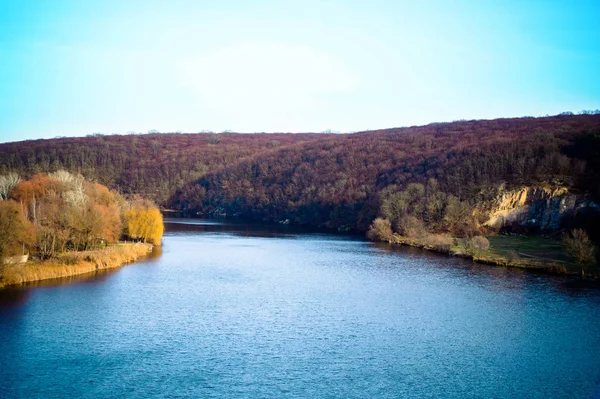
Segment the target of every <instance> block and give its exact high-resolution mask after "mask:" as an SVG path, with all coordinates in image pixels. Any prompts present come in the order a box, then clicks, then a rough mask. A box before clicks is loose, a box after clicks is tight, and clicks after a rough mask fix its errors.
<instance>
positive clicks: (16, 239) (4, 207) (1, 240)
mask: <svg viewBox="0 0 600 399" xmlns="http://www.w3.org/2000/svg"><path fill="white" fill-rule="evenodd" d="M34 241H35V233H34V227H33V224H31V223H30V222H29V221H28V220H27V219H26V218H25V217H24V215H23V212H21V207H20V206H19V204H17V203H16V202H14V201H11V200H8V201H0V266H1V265H2V264H3V263H4V262H3V259H4V258H6V257H7V256H13V255H18V254H21V253H24V252H25V250H26V249H29V246H30V245H31V244H32V243H33V242H34Z"/></svg>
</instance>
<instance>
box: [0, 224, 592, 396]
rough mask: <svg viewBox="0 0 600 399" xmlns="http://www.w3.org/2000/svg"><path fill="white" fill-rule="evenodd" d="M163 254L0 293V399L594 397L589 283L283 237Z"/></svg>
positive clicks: (187, 232)
mask: <svg viewBox="0 0 600 399" xmlns="http://www.w3.org/2000/svg"><path fill="white" fill-rule="evenodd" d="M163 242H164V245H163V248H162V253H160V254H156V255H155V256H154V257H152V258H149V259H147V260H144V261H142V262H138V263H136V264H134V265H129V266H126V267H123V268H120V269H118V270H115V271H112V272H109V273H103V274H100V275H95V276H85V277H80V278H75V279H68V280H62V281H52V282H50V283H44V284H37V285H34V286H28V287H22V288H13V289H6V290H2V291H0V397H2V398H51V397H55V398H80V397H85V398H124V397H131V398H147V397H159V398H160V397H165V398H185V397H191V398H212V397H214V398H525V397H527V398H593V397H598V396H597V395H599V394H600V287H598V286H597V285H595V284H592V283H585V282H581V281H579V280H578V279H576V278H572V277H556V276H548V275H542V274H536V273H532V272H526V271H521V270H516V269H505V268H495V267H490V266H485V265H477V264H473V263H471V262H469V261H466V260H464V259H454V258H448V257H445V256H440V255H436V254H430V253H427V252H423V251H421V250H417V249H410V248H408V249H406V248H394V247H390V246H388V245H383V244H373V243H368V242H366V241H364V240H363V239H362V238H360V237H356V236H349V235H336V234H327V233H323V232H314V231H313V232H308V231H302V230H299V229H295V228H293V227H285V226H271V227H265V226H257V225H250V224H243V223H231V222H227V223H223V222H215V221H207V220H199V219H194V220H192V219H179V220H177V219H169V220H167V221H166V234H165V237H164V241H163Z"/></svg>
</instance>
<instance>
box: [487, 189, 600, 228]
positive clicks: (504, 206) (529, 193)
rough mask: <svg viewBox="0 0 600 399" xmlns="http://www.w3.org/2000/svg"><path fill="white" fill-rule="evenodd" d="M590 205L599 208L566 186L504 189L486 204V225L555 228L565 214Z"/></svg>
mask: <svg viewBox="0 0 600 399" xmlns="http://www.w3.org/2000/svg"><path fill="white" fill-rule="evenodd" d="M589 207H592V208H595V209H599V210H600V207H599V206H598V204H595V203H594V202H592V201H590V200H589V199H588V198H586V196H583V195H577V194H573V193H570V192H569V190H568V189H567V188H565V187H541V186H538V187H522V188H520V189H516V190H509V191H501V192H500V194H499V195H498V196H497V197H496V198H495V199H494V200H492V201H491V203H490V204H488V207H486V208H487V209H486V211H485V214H486V217H487V220H486V221H485V222H484V223H483V225H484V226H489V227H493V228H495V229H500V228H504V227H523V228H535V229H540V230H542V231H556V230H559V229H560V224H561V221H562V219H563V218H564V217H565V216H567V215H574V214H576V213H577V212H580V211H581V210H583V209H586V208H589Z"/></svg>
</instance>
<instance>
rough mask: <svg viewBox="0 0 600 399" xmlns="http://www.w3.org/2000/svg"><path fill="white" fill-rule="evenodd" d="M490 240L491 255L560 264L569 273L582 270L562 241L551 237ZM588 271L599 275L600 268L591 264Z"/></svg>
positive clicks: (493, 237)
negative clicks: (568, 253) (566, 250)
mask: <svg viewBox="0 0 600 399" xmlns="http://www.w3.org/2000/svg"><path fill="white" fill-rule="evenodd" d="M488 240H489V241H490V250H489V254H490V256H491V257H498V258H500V257H501V258H505V259H514V258H516V259H521V260H523V261H527V260H534V261H536V262H540V263H549V264H559V265H561V266H564V267H565V268H566V270H567V272H569V273H579V272H581V267H580V266H579V265H578V264H577V263H576V262H574V261H573V259H571V258H570V257H569V256H568V255H567V253H566V252H565V249H564V247H563V244H562V242H561V241H559V240H556V239H553V238H551V237H546V236H508V235H497V236H491V237H488ZM586 273H589V274H596V275H598V274H600V269H599V268H598V266H597V265H596V266H591V267H589V268H588V269H587V272H586Z"/></svg>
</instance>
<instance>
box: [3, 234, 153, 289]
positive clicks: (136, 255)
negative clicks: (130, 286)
mask: <svg viewBox="0 0 600 399" xmlns="http://www.w3.org/2000/svg"><path fill="white" fill-rule="evenodd" d="M153 248H154V246H153V245H152V244H146V243H122V244H115V245H111V246H109V247H107V248H103V249H95V250H90V251H79V252H66V253H63V254H61V255H59V256H58V257H56V258H53V259H48V260H44V261H29V262H27V263H21V264H7V265H3V266H2V267H0V289H2V288H5V287H9V286H15V285H21V284H26V283H31V282H36V281H43V280H50V279H55V278H63V277H72V276H77V275H80V274H86V273H91V272H95V271H98V270H108V269H114V268H118V267H121V266H124V265H126V264H129V263H133V262H135V261H137V260H138V259H140V258H142V257H145V256H148V254H149V253H150V252H151V251H152V249H153Z"/></svg>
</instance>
